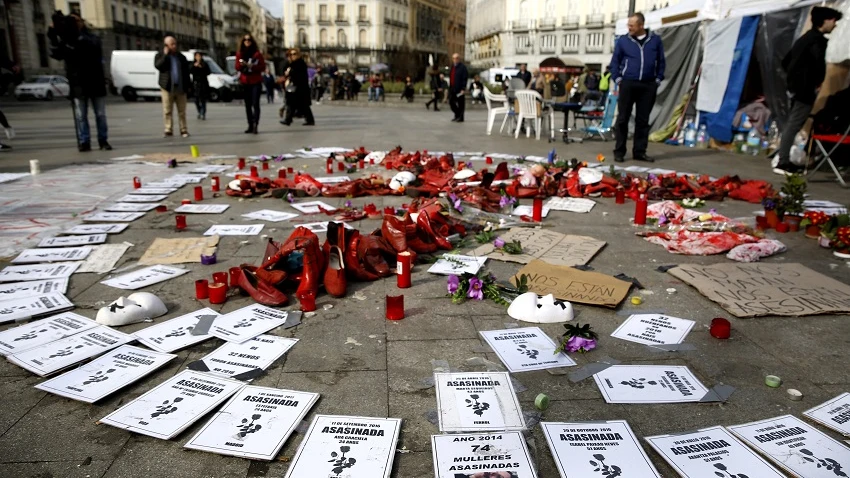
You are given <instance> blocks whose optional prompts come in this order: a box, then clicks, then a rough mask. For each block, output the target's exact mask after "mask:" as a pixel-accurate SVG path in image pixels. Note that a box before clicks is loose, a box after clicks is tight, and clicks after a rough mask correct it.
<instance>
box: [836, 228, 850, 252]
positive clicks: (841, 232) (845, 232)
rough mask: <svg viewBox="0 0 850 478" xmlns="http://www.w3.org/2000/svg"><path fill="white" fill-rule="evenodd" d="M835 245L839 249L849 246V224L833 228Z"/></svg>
mask: <svg viewBox="0 0 850 478" xmlns="http://www.w3.org/2000/svg"><path fill="white" fill-rule="evenodd" d="M835 245H836V247H838V248H839V249H846V248H848V247H850V226H842V227H839V228H838V229H836V230H835Z"/></svg>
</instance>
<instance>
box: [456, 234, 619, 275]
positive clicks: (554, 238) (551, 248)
mask: <svg viewBox="0 0 850 478" xmlns="http://www.w3.org/2000/svg"><path fill="white" fill-rule="evenodd" d="M499 237H501V238H502V239H503V240H504V241H505V242H511V241H520V243H522V254H506V253H503V252H501V251H499V250H497V249H496V248H495V246H493V244H484V245H483V246H480V247H478V248H477V249H475V250H474V251H472V254H470V255H473V256H484V255H486V256H489V257H491V258H493V259H498V260H500V261H508V262H518V263H520V264H528V263H530V262H531V261H533V260H535V259H539V260H542V261H544V262H548V263H549V264H554V265H556V266H578V265H584V264H587V263H588V262H590V260H591V259H593V256H595V255H596V253H597V252H599V251H600V250H601V249H602V248H603V247H605V241H600V240H598V239H594V238H592V237H587V236H572V235H564V234H561V233H558V232H555V231H548V230H546V229H529V228H524V227H515V228H513V229H510V230H509V231H508V232H506V233H505V234H502V235H500V236H499Z"/></svg>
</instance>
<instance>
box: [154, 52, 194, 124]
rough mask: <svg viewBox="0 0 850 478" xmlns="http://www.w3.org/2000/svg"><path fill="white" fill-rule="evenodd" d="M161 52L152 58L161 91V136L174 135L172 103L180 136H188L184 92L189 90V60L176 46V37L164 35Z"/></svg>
mask: <svg viewBox="0 0 850 478" xmlns="http://www.w3.org/2000/svg"><path fill="white" fill-rule="evenodd" d="M163 43H164V44H165V46H164V47H163V49H162V52H159V53H157V54H156V56H155V57H154V59H153V65H154V67H155V68H156V69H157V70H158V71H159V87H160V92H161V93H162V117H163V121H164V122H165V132H164V133H163V136H165V137H169V136H173V135H174V128H173V124H174V122H173V118H172V113H173V112H174V105H175V104H176V105H177V119H178V121H179V123H180V136H182V137H184V138H188V137H189V128H188V127H187V126H186V94H187V93H188V92H189V88H190V86H189V81H190V80H189V62H188V61H187V60H186V57H185V56H183V54H182V53H180V50H179V49H178V48H177V39H176V38H174V37H173V36H167V37H165V40H163Z"/></svg>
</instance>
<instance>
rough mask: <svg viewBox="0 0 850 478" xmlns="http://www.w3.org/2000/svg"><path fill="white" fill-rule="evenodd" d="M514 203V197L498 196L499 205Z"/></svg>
mask: <svg viewBox="0 0 850 478" xmlns="http://www.w3.org/2000/svg"><path fill="white" fill-rule="evenodd" d="M514 203H516V199H515V198H513V197H511V196H502V197H500V198H499V207H505V206H510V205H511V204H514Z"/></svg>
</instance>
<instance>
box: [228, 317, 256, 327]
mask: <svg viewBox="0 0 850 478" xmlns="http://www.w3.org/2000/svg"><path fill="white" fill-rule="evenodd" d="M255 320H257V319H255V318H253V317H251V318H250V319H242V320H240V321H239V323H238V324H236V325H234V326H233V328H234V329H238V328H240V327H250V326H252V325H254V324H252V323H251V322H254V321H255Z"/></svg>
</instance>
